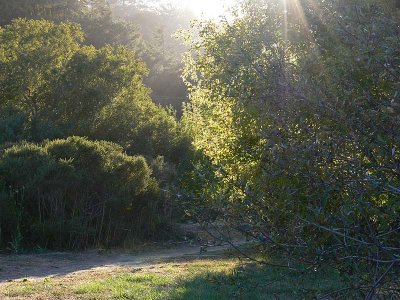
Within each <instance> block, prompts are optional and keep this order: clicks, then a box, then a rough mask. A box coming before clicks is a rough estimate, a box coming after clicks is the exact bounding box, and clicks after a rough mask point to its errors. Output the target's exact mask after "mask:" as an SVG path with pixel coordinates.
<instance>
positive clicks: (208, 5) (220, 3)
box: [173, 0, 235, 19]
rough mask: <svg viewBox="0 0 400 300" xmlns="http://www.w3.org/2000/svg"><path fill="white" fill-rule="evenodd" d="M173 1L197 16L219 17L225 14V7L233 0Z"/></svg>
mask: <svg viewBox="0 0 400 300" xmlns="http://www.w3.org/2000/svg"><path fill="white" fill-rule="evenodd" d="M173 2H174V3H175V4H177V5H179V6H181V7H182V6H183V7H187V8H188V9H190V10H192V11H193V12H194V13H195V14H196V15H197V16H198V17H200V16H203V17H205V18H207V19H210V18H211V19H220V17H221V16H223V15H226V14H227V8H229V6H231V5H232V4H233V3H234V2H235V0H173Z"/></svg>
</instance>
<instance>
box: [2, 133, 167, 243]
mask: <svg viewBox="0 0 400 300" xmlns="http://www.w3.org/2000/svg"><path fill="white" fill-rule="evenodd" d="M0 184H1V186H0V228H1V231H0V232H1V235H0V243H1V245H2V246H5V245H10V243H12V242H13V241H14V240H15V239H16V238H17V237H18V236H22V245H23V246H24V247H28V248H30V247H35V246H40V247H46V248H54V247H58V248H82V247H90V246H94V245H99V244H101V245H109V246H111V245H116V244H119V243H122V242H124V241H125V240H126V239H127V238H130V239H133V238H141V239H142V238H145V237H147V236H156V234H157V232H158V230H159V228H160V227H161V225H163V224H164V223H165V222H166V218H165V216H164V215H162V214H159V210H160V209H162V207H161V205H162V203H161V197H160V192H159V188H158V184H157V181H156V180H155V179H154V178H152V177H151V170H150V168H149V166H148V165H147V163H146V161H145V159H144V158H143V157H141V156H128V155H126V154H124V153H123V151H122V148H121V147H120V146H118V145H116V144H113V143H110V142H104V141H90V140H87V139H85V138H81V137H70V138H68V139H65V140H55V141H51V142H46V143H44V144H42V145H34V144H29V143H21V144H18V145H15V146H13V147H11V148H9V149H6V150H5V151H4V154H3V155H2V156H1V158H0Z"/></svg>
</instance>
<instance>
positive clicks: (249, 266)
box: [0, 258, 341, 300]
mask: <svg viewBox="0 0 400 300" xmlns="http://www.w3.org/2000/svg"><path fill="white" fill-rule="evenodd" d="M99 272H100V271H99ZM340 287H341V285H340V283H339V280H338V276H337V275H336V274H335V273H334V272H332V271H318V272H312V273H308V274H303V273H301V272H300V271H297V272H296V271H289V270H288V269H278V268H272V267H261V266H259V265H256V264H253V263H251V262H248V261H244V262H243V261H239V260H237V259H230V258H226V259H203V260H194V261H179V262H168V263H162V264H159V265H156V266H154V267H149V268H145V269H141V270H140V269H137V270H132V269H119V270H116V271H115V272H110V271H108V273H101V272H100V273H90V274H87V275H85V274H84V273H82V275H80V277H79V276H77V277H73V279H69V280H67V281H63V278H57V279H56V278H54V279H51V280H45V281H41V282H16V283H15V284H12V283H10V284H9V285H8V286H7V289H6V291H3V290H2V289H1V288H0V298H1V296H2V295H3V296H8V297H30V298H32V299H35V298H40V299H47V298H51V299H63V298H68V299H99V300H102V299H140V300H161V299H163V300H164V299H173V300H183V299H188V300H192V299H207V300H228V299H254V300H262V299H304V298H312V297H315V296H316V295H318V294H319V295H320V294H324V293H327V292H329V291H332V290H336V289H339V288H340ZM46 297H47V298H46Z"/></svg>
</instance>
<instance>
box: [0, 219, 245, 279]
mask: <svg viewBox="0 0 400 300" xmlns="http://www.w3.org/2000/svg"><path fill="white" fill-rule="evenodd" d="M192 227H193V228H192ZM192 227H190V226H189V227H188V226H186V228H185V231H186V232H188V231H190V232H192V233H193V232H195V237H194V239H195V240H194V241H190V242H189V241H187V242H180V243H178V242H172V243H164V244H159V245H153V246H150V247H144V248H141V249H136V250H135V251H133V250H129V251H128V250H125V251H122V250H114V251H104V250H102V249H100V250H91V251H86V252H50V253H43V254H26V255H0V287H1V286H2V285H4V284H5V283H7V282H11V281H21V280H42V279H44V278H50V277H65V276H71V275H74V274H80V275H84V273H85V272H91V273H93V272H96V271H98V272H107V271H110V270H112V269H115V268H120V267H128V268H129V267H134V268H138V267H149V266H152V265H155V264H157V263H159V262H161V261H163V260H167V259H172V258H184V257H196V256H199V257H200V256H207V255H212V253H214V254H215V253H216V252H218V251H222V250H227V249H229V248H231V247H232V246H231V245H230V244H229V243H226V242H221V241H218V242H217V243H216V242H215V240H214V241H213V242H209V241H210V240H211V238H210V237H209V236H207V234H205V233H203V232H202V231H201V230H200V229H199V228H198V225H195V226H192ZM234 244H236V245H240V244H243V239H235V242H234ZM203 250H207V251H203Z"/></svg>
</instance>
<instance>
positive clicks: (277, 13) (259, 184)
mask: <svg viewBox="0 0 400 300" xmlns="http://www.w3.org/2000/svg"><path fill="white" fill-rule="evenodd" d="M398 20H399V11H398V10H396V9H395V8H394V1H393V2H388V3H384V4H381V3H379V2H377V1H372V0H371V1H357V0H354V1H350V3H349V2H348V1H346V2H345V1H335V2H333V1H324V2H321V3H318V4H317V3H316V2H315V1H308V0H304V1H282V2H281V1H273V0H259V1H244V2H243V4H242V6H241V7H240V8H239V9H238V11H237V12H236V18H235V20H234V21H232V22H228V21H225V22H222V23H221V24H214V23H212V22H203V23H199V24H198V27H197V30H198V32H199V37H198V39H193V38H192V39H191V38H190V36H189V37H186V40H187V41H188V42H189V43H190V46H191V52H190V53H189V54H188V55H187V56H186V61H187V64H186V78H187V83H188V85H189V86H190V87H191V104H190V106H188V108H187V110H186V112H185V117H184V119H185V120H184V123H185V124H186V126H187V130H188V131H189V132H191V134H192V135H193V137H194V145H195V147H196V149H197V150H198V151H199V152H200V154H199V157H200V159H198V161H197V162H196V164H195V165H194V171H193V172H194V175H193V178H195V180H193V181H190V180H188V181H187V183H186V185H187V187H188V188H187V190H189V191H191V190H192V191H194V192H195V194H194V198H195V199H196V200H197V201H196V204H197V205H196V209H195V211H197V213H198V216H200V217H204V216H205V217H206V218H205V220H207V217H209V216H210V215H213V216H218V217H219V218H222V219H224V220H225V221H226V222H227V223H228V224H231V225H232V226H235V227H237V228H246V230H243V231H245V233H246V234H248V235H250V236H253V237H254V238H257V239H259V240H260V242H261V243H262V244H263V245H264V247H265V248H266V249H269V250H271V251H280V252H281V253H288V254H290V255H289V257H292V258H296V259H300V260H304V261H307V263H309V264H310V265H311V266H314V267H315V268H318V267H319V266H321V265H325V264H331V265H334V266H336V268H337V269H338V270H339V271H340V272H341V274H342V276H343V277H344V278H346V280H347V282H348V284H349V286H348V289H345V290H342V291H344V292H349V291H351V292H354V293H355V294H354V295H357V296H358V297H359V296H362V297H366V298H371V297H373V296H374V295H375V294H376V293H382V294H383V295H387V294H388V293H392V292H394V290H392V289H393V288H394V289H398V286H397V285H396V284H395V282H396V280H397V278H398V276H399V270H400V268H399V251H400V250H399V249H400V244H399V241H400V238H399V234H400V232H399V222H400V220H399V209H400V206H399V196H400V193H399V188H398V187H399V185H400V175H399V174H400V169H399V165H400V156H399V153H400V152H399V145H400V140H399V137H400V135H399V133H398V128H399V126H400V123H399V122H400V119H399V115H400V114H399V112H400V111H399V108H400V98H399V97H400V94H399V65H400V61H399V57H400V52H399V47H398V45H399V43H400V40H399V31H398ZM210 164H211V166H210ZM210 171H211V172H210ZM197 178H200V179H201V180H197ZM199 183H202V184H203V185H202V186H201V185H200V186H199ZM192 187H194V188H192ZM210 212H212V214H211V213H210ZM201 219H202V220H203V218H201ZM243 225H245V226H243ZM385 293H386V294H385Z"/></svg>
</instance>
